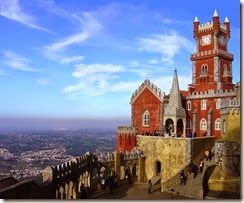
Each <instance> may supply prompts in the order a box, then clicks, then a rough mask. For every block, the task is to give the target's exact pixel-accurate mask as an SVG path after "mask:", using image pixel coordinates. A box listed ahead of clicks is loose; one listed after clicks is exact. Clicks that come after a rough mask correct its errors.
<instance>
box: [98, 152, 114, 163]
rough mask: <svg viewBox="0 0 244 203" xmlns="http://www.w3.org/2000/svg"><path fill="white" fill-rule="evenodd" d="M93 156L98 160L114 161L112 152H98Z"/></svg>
mask: <svg viewBox="0 0 244 203" xmlns="http://www.w3.org/2000/svg"><path fill="white" fill-rule="evenodd" d="M94 156H95V157H96V158H97V161H98V162H107V161H114V155H113V153H112V152H98V153H95V154H94Z"/></svg>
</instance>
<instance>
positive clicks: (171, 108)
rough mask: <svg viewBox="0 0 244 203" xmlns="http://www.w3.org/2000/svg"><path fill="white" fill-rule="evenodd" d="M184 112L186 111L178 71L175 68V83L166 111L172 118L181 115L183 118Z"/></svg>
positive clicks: (173, 83)
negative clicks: (182, 100)
mask: <svg viewBox="0 0 244 203" xmlns="http://www.w3.org/2000/svg"><path fill="white" fill-rule="evenodd" d="M182 110H184V109H183V108H182V103H181V95H180V88H179V82H178V76H177V69H176V68H175V70H174V76H173V82H172V86H171V90H170V96H169V104H168V105H167V107H166V109H165V113H166V114H168V115H171V116H178V114H179V113H180V114H181V116H182ZM183 112H184V113H183V114H185V111H183Z"/></svg>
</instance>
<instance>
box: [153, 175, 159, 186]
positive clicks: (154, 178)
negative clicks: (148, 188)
mask: <svg viewBox="0 0 244 203" xmlns="http://www.w3.org/2000/svg"><path fill="white" fill-rule="evenodd" d="M160 180H161V177H160V176H159V175H155V176H153V177H152V178H151V182H152V185H156V184H157V183H158V182H159V181H160Z"/></svg>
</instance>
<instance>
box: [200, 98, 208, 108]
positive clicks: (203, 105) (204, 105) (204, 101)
mask: <svg viewBox="0 0 244 203" xmlns="http://www.w3.org/2000/svg"><path fill="white" fill-rule="evenodd" d="M206 108H207V104H206V100H202V101H201V109H202V110H205V109H206Z"/></svg>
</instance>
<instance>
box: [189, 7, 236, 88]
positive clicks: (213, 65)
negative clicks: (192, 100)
mask: <svg viewBox="0 0 244 203" xmlns="http://www.w3.org/2000/svg"><path fill="white" fill-rule="evenodd" d="M193 24H194V31H193V35H194V38H195V40H196V53H193V54H191V57H190V59H191V61H192V84H191V85H189V92H191V93H192V92H194V91H196V92H200V91H208V90H234V85H233V84H232V61H233V60H234V57H233V55H232V54H230V53H229V52H228V40H229V39H230V22H229V20H228V18H227V17H226V18H225V22H224V23H223V24H221V23H220V22H219V16H218V13H217V11H216V10H215V11H214V15H213V17H212V22H207V23H204V24H200V23H199V21H198V18H197V17H195V20H194V23H193Z"/></svg>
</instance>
